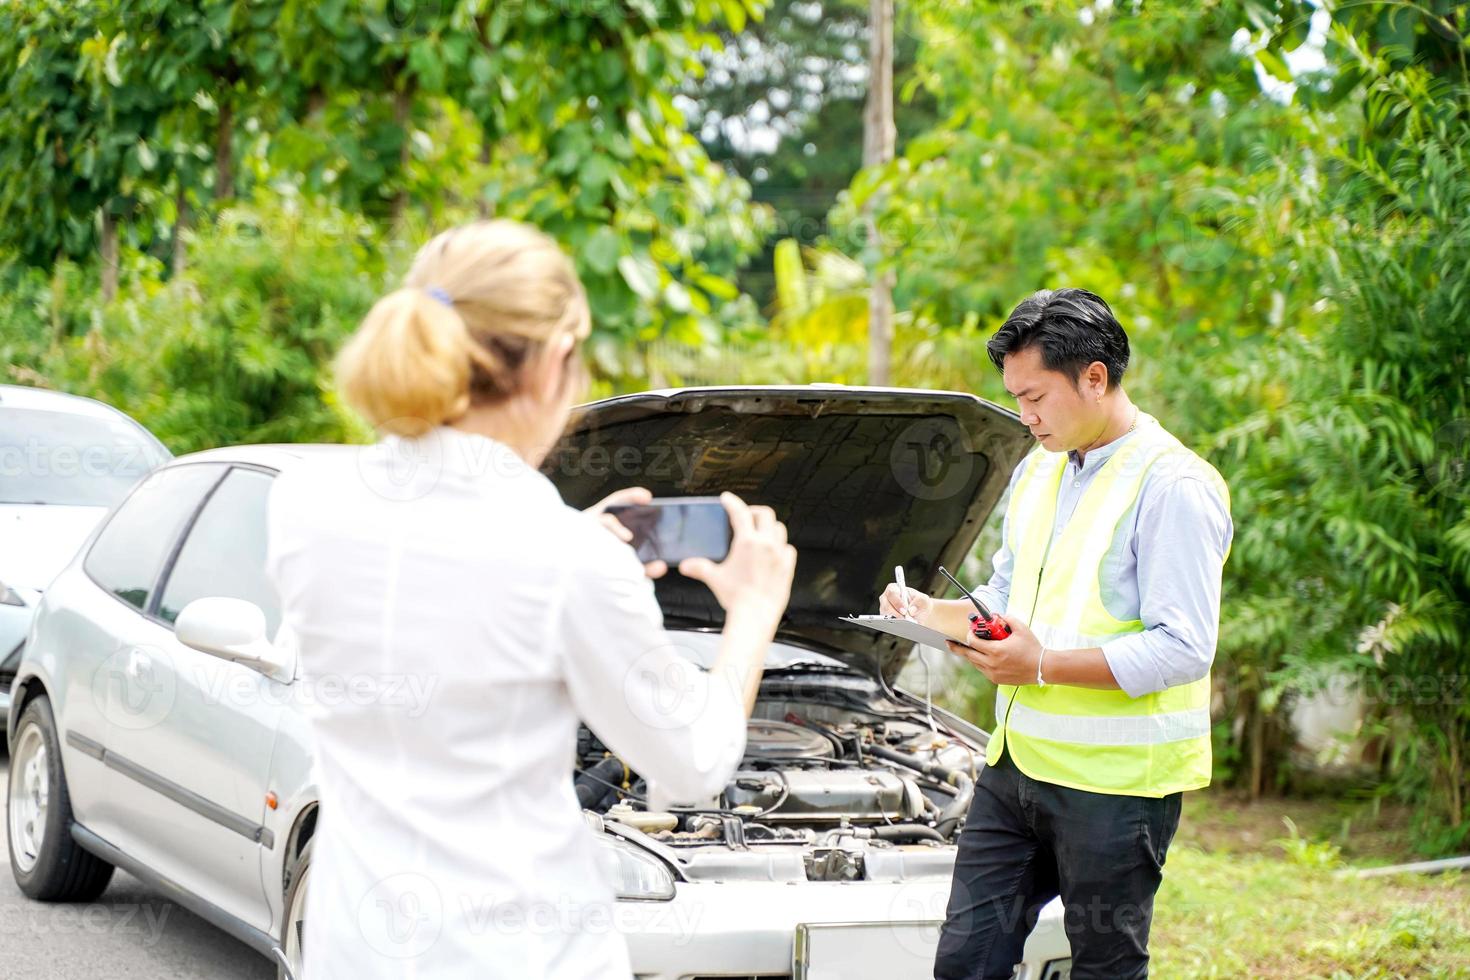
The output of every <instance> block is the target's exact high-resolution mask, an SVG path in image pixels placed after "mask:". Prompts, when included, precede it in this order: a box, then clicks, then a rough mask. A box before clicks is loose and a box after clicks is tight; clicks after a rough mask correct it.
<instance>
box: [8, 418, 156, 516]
mask: <svg viewBox="0 0 1470 980" xmlns="http://www.w3.org/2000/svg"><path fill="white" fill-rule="evenodd" d="M165 459H166V455H165V453H164V451H163V450H162V449H161V448H160V447H159V446H158V444H157V443H155V442H154V441H153V440H152V439H150V438H148V436H147V435H146V433H144V432H143V431H142V430H141V429H140V428H138V426H137V425H135V424H133V423H132V422H129V421H128V420H127V419H125V418H121V417H98V416H89V415H75V414H72V413H70V412H52V411H45V410H42V409H30V408H6V409H3V410H0V504H69V505H74V506H84V507H111V506H112V505H113V504H115V503H117V502H118V501H119V500H121V499H122V498H123V496H124V495H125V494H126V493H127V492H128V489H129V488H130V487H131V486H132V485H133V484H134V483H136V482H137V481H138V480H139V479H140V478H141V477H142V476H144V475H145V474H147V473H148V472H149V471H150V470H152V469H153V468H154V467H156V466H157V465H158V464H159V463H162V462H163V461H164V460H165Z"/></svg>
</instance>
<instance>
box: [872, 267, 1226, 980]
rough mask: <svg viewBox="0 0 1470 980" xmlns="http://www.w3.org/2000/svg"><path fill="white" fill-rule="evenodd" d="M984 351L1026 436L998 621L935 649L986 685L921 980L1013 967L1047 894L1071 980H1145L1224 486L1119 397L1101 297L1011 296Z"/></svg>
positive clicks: (1202, 680) (941, 623)
mask: <svg viewBox="0 0 1470 980" xmlns="http://www.w3.org/2000/svg"><path fill="white" fill-rule="evenodd" d="M988 352H989V354H990V358H991V360H992V361H994V362H995V365H996V367H997V368H999V369H1000V370H1001V373H1002V377H1003V379H1004V382H1005V387H1006V391H1007V392H1009V393H1010V394H1011V395H1012V396H1013V397H1015V399H1016V401H1017V404H1018V405H1019V408H1020V413H1021V421H1022V422H1023V423H1024V424H1025V425H1026V426H1027V427H1028V428H1030V430H1031V433H1032V435H1033V436H1035V438H1036V442H1037V445H1036V447H1035V448H1034V449H1033V451H1032V452H1031V453H1029V454H1028V455H1027V456H1026V458H1025V459H1023V460H1022V461H1021V463H1020V465H1018V466H1017V467H1016V470H1015V472H1014V474H1013V475H1012V477H1011V484H1010V498H1009V504H1008V505H1007V508H1006V512H1005V524H1004V529H1003V540H1002V544H1001V547H1000V550H999V551H998V552H996V555H995V558H994V574H993V575H992V577H991V579H990V582H989V583H988V584H987V585H985V586H983V587H981V588H979V589H977V590H976V595H977V596H978V597H979V598H980V599H981V601H982V602H985V604H986V605H987V606H990V607H992V608H993V609H995V610H1000V609H1004V610H1005V612H1004V614H1003V618H1004V619H1005V621H1006V623H1007V624H1008V625H1009V626H1010V628H1011V629H1012V630H1013V633H1012V635H1011V636H1009V637H1008V638H1006V639H1004V640H998V641H995V640H989V641H988V640H982V639H973V638H972V639H970V640H969V641H968V642H967V643H965V644H959V643H951V644H950V648H951V650H952V651H953V652H955V653H958V654H961V655H963V656H964V657H965V658H966V659H968V660H969V661H970V662H971V663H972V664H974V666H975V667H977V668H979V670H980V671H981V672H982V673H984V674H985V676H986V677H988V678H990V680H992V681H994V682H995V683H996V685H998V690H997V692H996V704H995V714H996V725H995V731H994V734H993V735H992V736H991V739H990V744H989V747H988V750H987V763H988V765H987V766H986V767H985V770H984V772H983V774H982V775H981V777H980V780H979V785H978V786H977V787H976V789H975V797H974V801H973V802H972V803H971V805H970V813H969V816H968V818H967V819H966V822H965V828H964V832H963V833H962V834H961V836H960V840H959V853H958V856H957V858H956V861H955V867H954V878H953V882H952V884H951V887H950V896H949V907H948V911H947V914H946V917H945V923H944V929H943V932H942V933H941V935H940V941H939V950H938V955H937V957H936V960H935V964H934V976H935V977H936V978H938V980H961V978H964V980H971V978H992V977H995V978H1000V977H1010V976H1011V968H1012V966H1013V965H1014V964H1016V963H1017V962H1018V961H1019V960H1020V959H1021V955H1022V947H1023V945H1024V942H1025V939H1026V935H1027V933H1028V932H1029V931H1030V929H1031V927H1032V926H1033V925H1034V924H1035V921H1036V917H1037V915H1038V914H1039V913H1040V911H1041V908H1042V906H1044V905H1045V904H1046V903H1047V902H1049V901H1051V899H1053V898H1054V897H1056V896H1057V895H1060V896H1061V898H1062V902H1063V904H1064V906H1065V910H1066V911H1065V916H1064V924H1065V927H1066V931H1067V937H1068V939H1069V940H1070V942H1071V946H1072V977H1073V980H1091V978H1103V977H1105V978H1108V980H1122V978H1132V977H1146V976H1147V975H1148V934H1149V923H1150V921H1151V919H1152V917H1153V900H1154V893H1155V892H1156V891H1157V890H1158V887H1159V882H1160V880H1161V877H1162V869H1163V866H1164V858H1165V854H1166V853H1167V851H1168V849H1169V842H1170V841H1171V840H1172V839H1173V837H1174V831H1175V829H1176V828H1177V827H1178V825H1179V806H1180V796H1181V794H1182V793H1183V792H1184V791H1185V790H1191V789H1199V788H1201V787H1203V786H1205V785H1207V784H1208V783H1209V781H1210V665H1211V662H1212V661H1213V659H1214V655H1215V639H1216V635H1217V633H1218V631H1219V623H1220V578H1221V570H1222V568H1223V566H1224V563H1225V558H1226V556H1227V555H1228V554H1229V551H1230V542H1231V537H1232V535H1233V527H1232V524H1231V520H1230V501H1229V494H1228V492H1227V490H1226V487H1225V484H1224V481H1222V480H1221V479H1220V475H1219V474H1218V473H1217V472H1216V471H1215V469H1214V468H1213V467H1212V466H1210V464H1209V463H1207V462H1205V461H1204V460H1202V459H1201V458H1200V457H1198V456H1196V455H1195V454H1194V453H1193V452H1191V451H1190V450H1189V449H1187V448H1185V447H1184V446H1183V445H1182V444H1181V443H1180V442H1179V440H1178V439H1176V438H1174V437H1173V436H1172V435H1170V434H1169V433H1168V432H1167V431H1165V430H1164V428H1163V426H1161V425H1160V424H1159V423H1158V421H1157V420H1155V419H1154V418H1152V417H1151V416H1149V415H1147V414H1145V413H1142V412H1140V411H1139V409H1138V408H1137V407H1136V406H1135V405H1134V404H1133V403H1132V402H1131V401H1130V400H1129V398H1128V395H1127V394H1126V393H1125V392H1124V391H1123V388H1122V380H1123V372H1124V369H1125V368H1127V366H1128V337H1127V334H1126V333H1124V331H1123V328H1122V326H1121V325H1120V324H1119V323H1118V320H1117V318H1116V317H1115V316H1114V315H1113V311H1112V310H1111V309H1109V307H1108V305H1107V303H1105V302H1104V301H1103V300H1102V299H1100V298H1099V297H1097V296H1096V295H1094V294H1092V293H1089V292H1087V291H1086V290H1081V289H1058V290H1043V291H1041V292H1038V293H1036V294H1034V295H1032V296H1030V297H1028V298H1027V299H1026V300H1025V301H1023V302H1022V303H1021V304H1020V305H1019V306H1017V307H1016V309H1015V310H1014V311H1013V312H1012V313H1011V315H1010V317H1009V318H1008V319H1007V320H1006V322H1005V324H1004V325H1003V326H1002V327H1001V328H1000V330H999V331H997V333H996V334H995V336H994V337H992V338H991V340H990V342H989V344H988ZM905 605H906V606H907V608H906V609H905V608H904V606H905ZM880 609H881V611H883V612H884V613H888V614H890V615H903V614H905V613H907V614H908V615H911V616H913V617H914V618H916V619H918V620H919V621H920V622H923V623H925V624H927V625H929V626H932V627H933V628H935V629H937V630H939V631H941V632H943V633H945V634H947V635H949V636H967V635H968V634H969V632H970V631H969V623H968V616H969V613H970V612H972V611H973V607H972V606H971V605H970V603H969V601H968V600H963V599H961V600H949V601H944V600H935V599H931V598H929V597H928V596H924V595H922V594H920V593H918V592H916V591H914V590H912V589H910V590H906V593H901V592H900V589H899V586H897V585H893V586H890V587H889V589H888V591H887V592H885V593H884V595H883V598H882V600H881V601H880Z"/></svg>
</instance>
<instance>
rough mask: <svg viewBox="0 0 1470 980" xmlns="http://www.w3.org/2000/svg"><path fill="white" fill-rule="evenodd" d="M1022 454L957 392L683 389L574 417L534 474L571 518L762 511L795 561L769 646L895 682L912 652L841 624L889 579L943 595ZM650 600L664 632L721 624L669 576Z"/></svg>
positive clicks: (1007, 433) (708, 597)
mask: <svg viewBox="0 0 1470 980" xmlns="http://www.w3.org/2000/svg"><path fill="white" fill-rule="evenodd" d="M1030 446H1031V437H1030V434H1029V433H1028V432H1027V431H1026V428H1025V427H1024V426H1023V425H1021V423H1020V420H1019V419H1018V418H1017V416H1016V415H1015V414H1014V413H1012V412H1009V411H1007V410H1005V409H1003V408H1001V407H999V406H997V405H994V404H992V403H990V402H988V401H985V400H984V399H981V398H976V397H975V396H973V395H967V394H960V393H957V392H947V391H921V390H913V389H899V388H848V387H843V386H839V385H811V386H800V385H797V386H789V387H786V386H771V387H766V386H746V387H731V388H685V389H678V390H666V391H651V392H644V393H641V394H635V395H622V396H619V397H616V398H609V399H606V400H604V401H600V402H594V403H592V404H589V405H584V406H582V407H581V408H579V409H578V410H577V411H576V412H575V413H574V415H573V418H572V422H571V424H570V425H569V426H568V429H567V432H566V434H565V436H564V437H563V439H562V442H561V444H560V445H559V446H558V447H557V449H556V450H555V451H554V452H552V453H551V454H550V455H549V456H548V458H547V460H546V463H545V464H544V465H543V467H542V469H543V472H545V473H546V475H547V476H548V477H549V478H550V479H551V480H552V482H553V483H555V484H556V486H557V487H558V488H559V489H560V491H561V494H562V497H563V499H565V500H566V502H567V503H568V504H570V505H572V506H573V507H579V508H585V507H589V506H591V505H592V504H594V503H596V502H597V501H599V500H601V499H602V498H603V497H605V496H607V495H608V494H609V493H611V492H613V491H614V490H618V489H621V488H623V487H631V486H644V487H647V488H648V489H649V490H651V491H653V494H654V496H656V497H679V496H695V495H706V494H718V493H719V492H721V491H723V490H729V491H731V492H733V493H735V494H738V495H739V496H740V497H741V498H742V499H744V500H745V501H746V502H747V503H752V504H767V505H769V506H770V507H772V508H773V509H774V510H775V511H776V515H777V516H778V517H779V518H780V519H781V520H782V521H783V522H785V524H786V526H787V528H788V530H789V532H790V539H791V543H792V544H794V545H795V546H796V549H797V553H798V558H797V565H796V580H795V582H794V583H793V585H792V589H791V602H790V605H789V606H788V607H787V610H786V615H785V616H784V617H783V618H782V620H781V625H780V628H779V630H778V632H777V636H778V637H779V638H781V639H783V640H786V641H789V642H794V643H797V644H800V645H805V646H809V647H812V648H815V649H817V650H820V651H822V652H825V653H828V654H830V655H832V656H835V657H837V658H839V659H841V660H842V661H844V662H845V663H848V664H850V665H851V666H853V667H857V668H859V669H861V670H863V671H865V672H866V673H869V674H880V673H881V675H882V676H883V677H884V678H885V679H887V680H889V681H891V680H892V679H893V678H894V677H895V676H896V675H897V673H898V671H899V670H900V669H901V668H902V666H903V662H904V661H905V660H906V659H907V658H908V655H909V654H910V653H911V652H912V649H913V646H912V644H910V643H908V642H906V641H904V640H902V639H900V638H898V637H894V636H889V635H888V634H885V633H879V632H877V631H876V630H870V629H866V628H864V627H861V626H857V625H854V624H851V623H845V622H842V621H841V620H839V619H838V618H837V617H839V616H845V615H850V614H853V613H861V612H876V611H877V606H878V596H879V595H880V594H881V593H882V591H883V588H884V587H885V586H886V585H887V584H888V583H889V582H891V581H893V568H894V566H895V565H902V566H903V568H904V574H905V576H906V578H907V581H908V584H909V586H910V587H911V588H915V589H919V590H921V591H924V592H926V593H929V594H943V593H944V591H945V589H944V585H945V583H944V581H943V578H942V576H940V574H939V572H938V570H937V569H938V566H939V565H944V566H946V567H947V568H949V569H951V570H952V571H953V570H956V569H958V568H959V567H960V563H961V562H962V561H963V560H964V558H965V556H966V555H967V554H968V553H969V551H970V549H971V548H972V547H973V546H974V543H975V538H976V536H977V535H978V534H979V533H980V530H981V528H982V526H983V525H984V524H985V521H986V518H987V517H988V516H989V515H990V512H991V511H992V510H993V509H994V507H995V505H996V503H997V501H999V500H1000V497H1001V495H1002V494H1003V493H1004V492H1005V488H1006V484H1007V483H1008V481H1009V479H1010V475H1011V471H1012V470H1013V469H1014V468H1015V465H1016V463H1018V462H1019V461H1020V459H1021V457H1022V456H1023V455H1024V454H1025V453H1026V451H1027V450H1028V449H1029V448H1030ZM655 589H656V592H657V594H658V598H659V602H660V604H661V605H662V607H663V611H664V616H665V618H666V620H667V622H668V625H670V626H671V627H672V626H680V627H692V628H701V627H710V628H718V627H719V626H721V624H722V623H723V622H724V611H723V610H722V609H721V608H720V606H719V603H717V602H716V601H715V598H714V596H713V595H712V594H711V593H710V591H709V589H708V588H707V587H706V586H705V585H704V584H703V583H701V582H696V581H694V580H692V579H688V578H685V577H684V576H682V575H680V574H679V573H678V572H677V570H670V572H669V574H668V575H667V576H665V577H664V578H663V579H661V580H659V581H658V582H657V583H656V584H655Z"/></svg>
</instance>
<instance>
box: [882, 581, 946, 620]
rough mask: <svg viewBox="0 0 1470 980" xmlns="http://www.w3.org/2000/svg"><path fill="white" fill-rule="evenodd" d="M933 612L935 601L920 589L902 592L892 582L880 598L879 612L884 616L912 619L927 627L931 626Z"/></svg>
mask: <svg viewBox="0 0 1470 980" xmlns="http://www.w3.org/2000/svg"><path fill="white" fill-rule="evenodd" d="M905 603H907V604H906V605H905ZM933 611H934V600H933V599H931V598H929V597H928V596H926V595H925V594H924V593H922V592H920V591H919V590H918V589H907V590H905V591H903V592H900V591H899V588H898V583H897V582H890V583H889V584H888V588H886V589H884V590H883V594H882V595H881V596H879V597H878V612H879V614H880V615H883V616H902V617H905V618H910V617H911V618H912V619H913V620H914V622H916V623H921V624H923V625H925V626H927V625H929V614H930V613H932V612H933Z"/></svg>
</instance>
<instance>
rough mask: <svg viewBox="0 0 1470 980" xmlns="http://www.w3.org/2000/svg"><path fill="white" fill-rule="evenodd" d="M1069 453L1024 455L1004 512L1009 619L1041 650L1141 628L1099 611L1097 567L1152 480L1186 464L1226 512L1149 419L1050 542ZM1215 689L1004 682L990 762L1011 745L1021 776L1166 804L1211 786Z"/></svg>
mask: <svg viewBox="0 0 1470 980" xmlns="http://www.w3.org/2000/svg"><path fill="white" fill-rule="evenodd" d="M1066 465H1067V454H1066V453H1048V452H1046V451H1044V450H1042V449H1041V448H1040V447H1038V448H1037V449H1036V450H1035V451H1033V452H1032V454H1031V455H1030V456H1028V457H1027V458H1026V461H1025V462H1024V464H1023V468H1022V472H1021V475H1020V477H1019V478H1018V480H1017V483H1016V487H1015V490H1014V491H1013V493H1012V495H1011V500H1010V503H1009V505H1008V507H1007V511H1006V520H1007V543H1008V544H1009V546H1010V549H1011V552H1012V555H1013V556H1014V563H1013V567H1012V576H1011V590H1010V596H1009V601H1008V603H1007V605H1006V613H1007V615H1011V616H1016V617H1018V618H1019V619H1021V620H1022V621H1023V622H1026V623H1028V624H1029V625H1030V627H1031V629H1032V631H1033V632H1034V633H1035V634H1036V635H1037V637H1038V638H1039V639H1040V641H1041V643H1042V645H1044V646H1045V647H1046V648H1047V649H1057V650H1067V649H1084V648H1088V647H1100V646H1103V645H1104V644H1105V643H1108V642H1109V641H1111V640H1114V639H1117V638H1118V637H1120V636H1125V635H1127V634H1129V633H1139V632H1142V631H1143V629H1144V625H1143V622H1142V621H1141V620H1139V619H1136V618H1135V619H1131V620H1120V619H1117V618H1115V617H1114V616H1113V614H1112V613H1111V612H1110V611H1109V610H1108V609H1107V608H1106V607H1105V606H1104V605H1103V601H1102V588H1101V581H1100V579H1101V574H1102V568H1103V562H1104V561H1105V559H1106V556H1107V554H1108V551H1109V549H1110V548H1111V547H1112V544H1113V540H1114V537H1115V536H1116V534H1117V533H1118V530H1119V526H1120V522H1121V521H1122V520H1123V518H1124V517H1125V516H1126V515H1127V514H1129V513H1130V512H1131V511H1132V508H1133V506H1134V504H1135V503H1136V502H1137V499H1138V494H1139V491H1140V490H1141V489H1142V487H1143V482H1144V479H1145V477H1146V476H1148V475H1149V474H1151V473H1152V474H1158V473H1159V468H1160V467H1164V466H1169V467H1173V466H1179V467H1186V468H1188V470H1189V473H1190V475H1193V476H1198V477H1200V478H1201V479H1205V480H1206V481H1208V482H1209V483H1211V484H1212V485H1213V486H1214V487H1215V488H1216V491H1217V492H1218V493H1220V494H1221V497H1222V499H1223V500H1224V501H1225V502H1226V505H1227V506H1228V502H1229V496H1228V493H1227V491H1226V489H1225V485H1224V481H1223V480H1221V479H1220V476H1219V474H1218V473H1216V472H1215V470H1214V468H1213V467H1211V466H1210V465H1209V464H1208V463H1206V462H1205V461H1204V460H1202V459H1200V458H1199V457H1198V456H1196V455H1195V454H1194V453H1192V452H1190V451H1189V450H1188V449H1187V448H1185V447H1184V446H1183V444H1181V443H1180V442H1179V440H1177V439H1175V438H1174V437H1173V436H1172V435H1170V434H1169V433H1168V432H1166V431H1164V429H1163V428H1162V427H1161V426H1160V425H1159V424H1158V423H1157V422H1156V421H1155V420H1154V419H1152V418H1151V417H1149V416H1140V419H1139V426H1138V428H1137V429H1136V430H1135V432H1134V433H1133V435H1132V437H1131V438H1129V439H1128V440H1127V442H1125V443H1124V444H1123V445H1122V446H1120V447H1119V448H1118V450H1117V451H1116V452H1115V453H1114V454H1113V455H1112V456H1110V457H1109V458H1108V459H1107V460H1105V461H1104V462H1103V464H1102V466H1101V467H1100V468H1099V469H1098V471H1097V473H1096V474H1095V475H1094V476H1093V478H1092V481H1091V483H1090V484H1089V485H1088V487H1087V489H1086V490H1085V491H1083V494H1082V497H1081V499H1079V500H1078V502H1077V507H1076V509H1075V510H1074V512H1073V514H1072V516H1071V518H1070V519H1069V520H1068V522H1067V525H1066V527H1065V528H1063V530H1062V533H1061V534H1054V533H1053V532H1054V530H1055V523H1056V506H1057V496H1058V491H1059V489H1060V487H1061V481H1062V478H1063V476H1064V474H1065V471H1066ZM1209 704H1210V681H1209V678H1208V677H1205V678H1201V679H1200V680H1198V681H1194V682H1192V683H1189V684H1182V685H1178V686H1176V687H1171V688H1166V689H1164V690H1163V691H1158V692H1155V693H1153V694H1146V695H1144V696H1142V697H1138V698H1132V697H1129V696H1128V695H1127V694H1125V693H1124V692H1123V691H1119V690H1111V691H1107V690H1093V689H1090V688H1080V687H1067V686H1063V685H1053V684H1049V685H1047V686H1046V687H1044V688H1042V687H1037V686H1036V685H1034V684H1033V685H1023V686H1020V687H1014V686H1011V685H1001V686H1000V687H999V689H998V690H997V692H996V730H995V733H994V735H993V736H992V738H991V746H990V752H989V755H990V761H991V763H992V764H994V762H995V761H996V760H998V759H999V757H1000V755H1001V752H1002V750H1003V749H1004V748H1006V747H1009V748H1010V751H1011V757H1012V759H1013V760H1014V761H1015V763H1016V765H1017V767H1018V768H1020V769H1021V770H1022V771H1023V772H1025V773H1026V774H1027V775H1029V776H1031V777H1033V778H1035V779H1040V780H1043V781H1045V782H1052V783H1057V784H1059V785H1064V786H1071V787H1074V788H1077V789H1085V790H1091V791H1093V792H1101V793H1115V794H1124V795H1133V796H1153V797H1159V796H1166V795H1168V794H1170V793H1174V792H1178V791H1181V790H1186V789H1196V788H1199V787H1201V786H1205V785H1208V784H1209V780H1210V714H1209Z"/></svg>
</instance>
